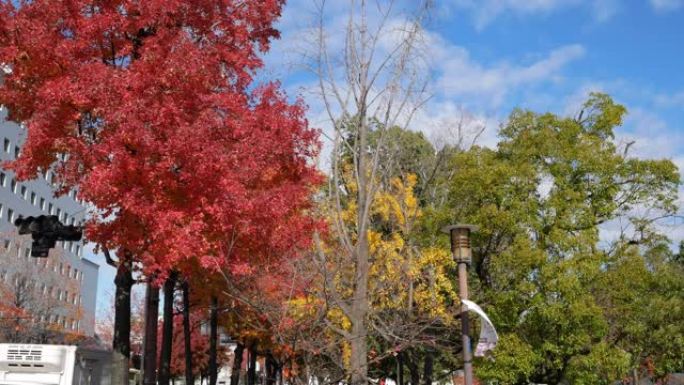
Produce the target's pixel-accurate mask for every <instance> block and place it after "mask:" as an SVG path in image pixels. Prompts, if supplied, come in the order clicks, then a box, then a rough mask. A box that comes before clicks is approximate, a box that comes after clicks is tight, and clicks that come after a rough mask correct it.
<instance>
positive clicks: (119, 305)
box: [112, 255, 133, 384]
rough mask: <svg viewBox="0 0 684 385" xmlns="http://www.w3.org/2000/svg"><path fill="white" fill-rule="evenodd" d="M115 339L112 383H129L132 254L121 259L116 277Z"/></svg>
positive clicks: (113, 344)
mask: <svg viewBox="0 0 684 385" xmlns="http://www.w3.org/2000/svg"><path fill="white" fill-rule="evenodd" d="M114 284H115V285H116V294H115V299H114V340H113V341H112V348H113V349H112V350H113V351H112V355H113V357H112V384H128V361H129V359H130V358H131V288H132V287H133V273H132V272H131V261H130V256H125V255H124V256H123V257H122V258H121V259H120V260H119V265H118V266H117V269H116V277H115V278H114Z"/></svg>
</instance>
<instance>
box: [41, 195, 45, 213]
mask: <svg viewBox="0 0 684 385" xmlns="http://www.w3.org/2000/svg"><path fill="white" fill-rule="evenodd" d="M40 209H41V210H45V198H40Z"/></svg>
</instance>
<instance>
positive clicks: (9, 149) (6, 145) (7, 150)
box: [4, 138, 12, 154]
mask: <svg viewBox="0 0 684 385" xmlns="http://www.w3.org/2000/svg"><path fill="white" fill-rule="evenodd" d="M4 149H5V152H6V153H8V154H9V153H10V151H11V149H12V144H11V143H10V140H9V139H7V138H5V147H4Z"/></svg>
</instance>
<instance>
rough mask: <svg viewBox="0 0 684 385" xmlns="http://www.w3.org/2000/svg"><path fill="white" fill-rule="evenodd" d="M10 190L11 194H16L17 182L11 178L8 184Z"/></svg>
mask: <svg viewBox="0 0 684 385" xmlns="http://www.w3.org/2000/svg"><path fill="white" fill-rule="evenodd" d="M10 190H12V192H13V193H15V194H16V193H17V181H16V180H14V178H12V181H11V182H10Z"/></svg>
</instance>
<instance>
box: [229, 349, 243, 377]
mask: <svg viewBox="0 0 684 385" xmlns="http://www.w3.org/2000/svg"><path fill="white" fill-rule="evenodd" d="M244 351H245V345H243V344H241V343H239V342H238V343H237V346H235V352H234V354H233V357H234V358H233V370H231V372H230V385H239V384H240V370H241V369H242V355H243V353H244Z"/></svg>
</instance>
